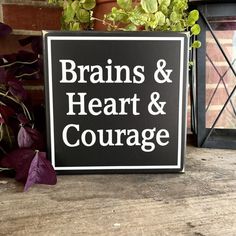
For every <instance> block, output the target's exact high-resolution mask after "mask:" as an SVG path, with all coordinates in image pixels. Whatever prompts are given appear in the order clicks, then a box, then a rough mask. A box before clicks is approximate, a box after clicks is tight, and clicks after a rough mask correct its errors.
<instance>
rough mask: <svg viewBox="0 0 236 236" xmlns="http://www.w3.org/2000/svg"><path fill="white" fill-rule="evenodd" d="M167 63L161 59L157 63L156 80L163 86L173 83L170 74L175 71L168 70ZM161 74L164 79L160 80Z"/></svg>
mask: <svg viewBox="0 0 236 236" xmlns="http://www.w3.org/2000/svg"><path fill="white" fill-rule="evenodd" d="M165 67H166V61H165V60H164V59H160V60H158V61H157V70H156V71H155V73H154V79H155V81H156V82H157V83H159V84H163V83H165V82H167V83H172V80H171V79H170V74H171V72H172V71H173V70H170V69H166V70H164V68H165ZM159 74H161V76H162V79H160V78H159Z"/></svg>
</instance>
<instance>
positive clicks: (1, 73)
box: [0, 68, 7, 84]
mask: <svg viewBox="0 0 236 236" xmlns="http://www.w3.org/2000/svg"><path fill="white" fill-rule="evenodd" d="M6 75H7V73H6V71H5V70H4V69H3V68H0V83H1V84H5V83H6Z"/></svg>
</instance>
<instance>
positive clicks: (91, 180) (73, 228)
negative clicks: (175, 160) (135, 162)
mask: <svg viewBox="0 0 236 236" xmlns="http://www.w3.org/2000/svg"><path fill="white" fill-rule="evenodd" d="M235 169H236V151H235V150H234V151H231V150H216V149H197V148H194V147H190V146H189V147H188V150H187V160H186V172H185V174H152V175H150V174H148V175H145V174H138V175H134V174H133V175H80V176H79V175H77V176H68V175H67V176H58V184H57V185H56V186H44V185H37V186H34V187H32V188H31V189H30V190H29V191H28V192H25V193H24V192H22V190H23V187H22V185H21V184H19V183H16V182H15V181H14V180H13V179H9V178H1V179H0V235H24V236H25V235H43V236H46V235H119V236H120V235H129V236H131V235H135V236H138V235H155V236H156V235H171V236H172V235H174V236H176V235H195V236H203V235H213V236H217V235H219V236H222V235H227V236H229V235H232V236H233V235H236V170H235Z"/></svg>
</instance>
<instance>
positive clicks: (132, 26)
mask: <svg viewBox="0 0 236 236" xmlns="http://www.w3.org/2000/svg"><path fill="white" fill-rule="evenodd" d="M125 30H126V31H137V26H136V25H134V24H129V25H127V26H126V27H125Z"/></svg>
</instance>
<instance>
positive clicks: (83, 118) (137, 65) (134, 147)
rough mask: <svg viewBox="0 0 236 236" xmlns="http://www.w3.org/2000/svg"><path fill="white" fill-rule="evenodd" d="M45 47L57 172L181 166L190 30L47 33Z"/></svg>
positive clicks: (49, 126) (52, 155) (50, 133)
mask: <svg viewBox="0 0 236 236" xmlns="http://www.w3.org/2000/svg"><path fill="white" fill-rule="evenodd" d="M44 50H45V61H46V64H45V67H46V73H45V87H46V108H47V130H48V153H49V156H50V158H51V161H52V164H53V166H54V168H55V169H56V170H61V171H66V170H67V171H70V172H74V171H76V172H86V173H87V172H98V171H102V172H104V171H106V172H160V171H168V172H177V171H183V168H184V167H183V166H184V163H183V162H184V153H185V137H186V76H187V53H188V37H187V36H186V35H185V34H182V33H156V32H76V33H71V32H70V33H69V32H48V33H44Z"/></svg>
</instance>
